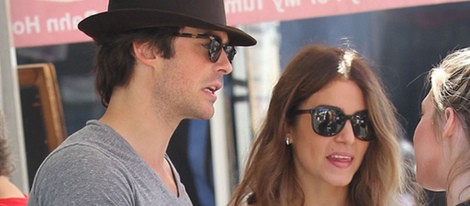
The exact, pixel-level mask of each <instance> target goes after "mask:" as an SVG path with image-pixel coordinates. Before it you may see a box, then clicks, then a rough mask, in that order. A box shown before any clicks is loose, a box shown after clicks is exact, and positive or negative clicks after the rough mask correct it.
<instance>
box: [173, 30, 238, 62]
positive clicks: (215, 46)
mask: <svg viewBox="0 0 470 206" xmlns="http://www.w3.org/2000/svg"><path fill="white" fill-rule="evenodd" d="M175 36H178V37H186V38H198V39H209V44H207V49H209V60H210V61H211V62H214V63H215V62H217V60H219V57H220V54H221V53H222V48H223V50H224V51H225V54H227V58H228V60H229V61H230V63H232V60H233V57H234V56H235V54H236V53H237V51H236V50H235V47H234V46H231V45H224V44H222V40H221V39H220V38H219V37H217V36H213V35H209V34H191V33H176V34H175Z"/></svg>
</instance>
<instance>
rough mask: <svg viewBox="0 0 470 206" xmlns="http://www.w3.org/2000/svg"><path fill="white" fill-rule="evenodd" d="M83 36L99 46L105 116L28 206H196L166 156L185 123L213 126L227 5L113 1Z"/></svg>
mask: <svg viewBox="0 0 470 206" xmlns="http://www.w3.org/2000/svg"><path fill="white" fill-rule="evenodd" d="M78 27H79V29H80V30H82V31H83V32H85V33H86V34H87V35H89V36H91V37H92V38H93V39H94V40H95V42H96V43H97V44H98V46H99V48H98V49H99V50H98V54H97V58H96V60H97V65H96V87H97V91H98V93H99V94H100V96H101V101H102V103H103V105H104V106H105V107H106V108H107V109H106V111H105V113H104V115H103V116H102V117H101V118H100V119H99V120H92V121H89V122H87V125H86V126H85V127H84V128H83V129H81V130H79V131H78V132H76V133H75V134H73V135H71V136H70V137H68V138H67V139H66V140H65V141H64V143H63V144H62V145H61V146H59V147H58V148H57V149H56V150H55V151H54V152H52V153H51V154H50V155H49V156H48V157H47V158H46V160H45V161H44V162H43V164H42V166H41V167H40V168H39V170H38V172H37V174H36V178H35V180H34V184H33V187H32V191H31V193H30V202H29V205H44V206H46V205H47V206H51V205H60V206H63V205H191V201H190V199H189V197H188V195H187V193H186V191H185V188H184V186H183V184H182V183H181V181H180V178H179V175H178V172H177V171H176V170H175V169H174V167H173V165H172V163H171V161H170V159H169V157H168V156H167V155H166V152H165V151H166V149H167V146H168V142H169V140H170V137H171V135H172V134H173V132H174V131H175V129H176V127H177V126H178V124H179V123H180V122H181V121H182V120H183V119H209V118H211V117H212V115H213V114H214V107H213V104H214V102H215V101H216V99H217V97H216V95H215V93H216V91H217V90H219V89H220V88H221V86H222V80H223V76H224V75H227V74H229V73H230V72H231V71H232V66H231V60H232V58H233V56H234V55H235V49H234V46H251V45H254V44H256V40H255V39H254V38H252V37H251V36H250V35H248V34H246V33H245V32H243V31H241V30H239V29H236V28H234V27H230V26H227V25H226V20H225V11H224V4H223V0H197V1H194V0H171V1H168V0H110V1H109V5H108V11H107V12H102V13H99V14H96V15H93V16H90V17H88V18H86V19H84V20H83V21H82V22H80V23H79V25H78Z"/></svg>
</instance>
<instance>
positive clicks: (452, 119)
mask: <svg viewBox="0 0 470 206" xmlns="http://www.w3.org/2000/svg"><path fill="white" fill-rule="evenodd" d="M444 116H445V124H444V127H443V128H442V137H443V138H447V137H452V136H453V135H455V133H456V132H457V129H458V126H459V124H460V121H459V119H458V116H457V114H456V113H455V111H454V109H452V108H451V107H447V108H446V109H445V110H444Z"/></svg>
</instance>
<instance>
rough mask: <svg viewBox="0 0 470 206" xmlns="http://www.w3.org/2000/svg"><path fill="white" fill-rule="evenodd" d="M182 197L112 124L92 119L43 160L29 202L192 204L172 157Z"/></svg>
mask: <svg viewBox="0 0 470 206" xmlns="http://www.w3.org/2000/svg"><path fill="white" fill-rule="evenodd" d="M166 159H167V161H168V162H169V163H170V165H171V167H172V170H173V175H174V178H175V180H176V183H177V186H178V192H179V197H177V196H176V195H174V194H173V193H172V192H170V191H169V190H168V189H167V187H166V186H165V185H164V183H163V182H162V180H161V179H160V177H159V176H158V175H157V174H156V173H155V172H154V171H153V170H152V168H151V167H150V166H149V165H148V164H147V163H145V162H144V161H143V160H142V159H141V158H140V157H139V156H138V155H137V154H136V152H135V151H134V149H133V148H132V147H131V146H130V145H129V144H128V143H127V141H126V140H124V139H123V138H122V137H121V136H120V135H119V134H118V133H117V132H115V131H114V130H113V129H112V128H110V127H108V126H106V125H103V124H101V123H100V122H99V121H96V120H92V121H89V122H87V125H86V126H85V127H84V128H82V129H81V130H79V131H77V132H76V133H75V134H73V135H71V136H70V137H68V138H67V139H66V140H65V141H64V143H63V144H61V145H60V146H59V147H58V148H57V149H56V150H55V151H53V152H52V153H51V154H50V155H49V156H48V157H47V158H46V159H45V160H44V162H43V163H42V165H41V167H40V168H39V170H38V172H37V173H36V177H35V180H34V183H33V186H32V190H31V193H30V196H29V202H28V205H30V206H33V205H34V206H36V205H39V206H64V205H67V206H70V205H134V206H140V205H142V206H147V205H165V206H166V205H171V206H179V205H180V206H187V205H192V203H191V200H190V199H189V196H188V194H187V193H186V190H185V188H184V185H183V184H182V183H181V180H180V177H179V174H178V172H177V171H176V170H175V168H174V166H173V164H172V163H171V161H170V159H169V158H168V157H166Z"/></svg>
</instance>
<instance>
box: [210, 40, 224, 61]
mask: <svg viewBox="0 0 470 206" xmlns="http://www.w3.org/2000/svg"><path fill="white" fill-rule="evenodd" d="M221 52H222V44H221V43H220V42H219V41H218V40H217V39H216V38H211V39H210V42H209V60H210V61H211V62H217V60H219V57H220V53H221Z"/></svg>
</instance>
